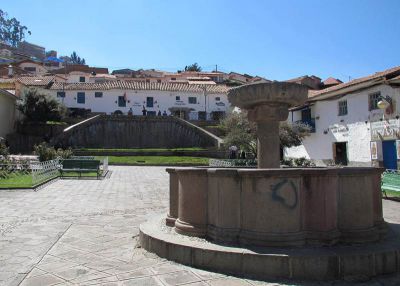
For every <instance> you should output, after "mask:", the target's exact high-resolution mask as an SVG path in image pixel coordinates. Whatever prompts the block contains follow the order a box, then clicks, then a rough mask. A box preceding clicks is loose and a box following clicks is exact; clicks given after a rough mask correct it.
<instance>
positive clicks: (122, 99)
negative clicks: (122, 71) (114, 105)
mask: <svg viewBox="0 0 400 286" xmlns="http://www.w3.org/2000/svg"><path fill="white" fill-rule="evenodd" d="M118 106H119V107H126V101H125V97H124V96H123V95H122V96H118Z"/></svg>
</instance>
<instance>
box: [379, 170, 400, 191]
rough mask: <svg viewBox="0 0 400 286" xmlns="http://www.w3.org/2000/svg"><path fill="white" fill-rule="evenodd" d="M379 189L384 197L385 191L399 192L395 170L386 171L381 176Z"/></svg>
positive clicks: (399, 175) (399, 184) (397, 174)
mask: <svg viewBox="0 0 400 286" xmlns="http://www.w3.org/2000/svg"><path fill="white" fill-rule="evenodd" d="M381 189H382V192H383V193H384V194H385V196H386V197H387V195H386V191H394V192H400V174H399V173H398V172H397V170H386V171H385V172H384V173H383V174H382V185H381Z"/></svg>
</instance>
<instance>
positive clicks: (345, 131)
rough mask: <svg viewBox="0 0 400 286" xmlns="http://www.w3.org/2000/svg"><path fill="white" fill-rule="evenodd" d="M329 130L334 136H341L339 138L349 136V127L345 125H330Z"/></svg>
mask: <svg viewBox="0 0 400 286" xmlns="http://www.w3.org/2000/svg"><path fill="white" fill-rule="evenodd" d="M329 130H330V131H331V132H332V133H333V134H334V135H341V136H344V137H346V136H349V127H347V126H345V125H339V124H335V125H331V126H329Z"/></svg>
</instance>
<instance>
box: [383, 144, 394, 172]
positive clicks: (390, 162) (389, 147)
mask: <svg viewBox="0 0 400 286" xmlns="http://www.w3.org/2000/svg"><path fill="white" fill-rule="evenodd" d="M382 153H383V166H384V167H385V168H386V169H391V170H397V157H396V156H397V155H396V141H395V140H389V141H382Z"/></svg>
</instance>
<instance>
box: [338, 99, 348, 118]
mask: <svg viewBox="0 0 400 286" xmlns="http://www.w3.org/2000/svg"><path fill="white" fill-rule="evenodd" d="M338 107H339V116H343V115H347V100H341V101H339V102H338Z"/></svg>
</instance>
